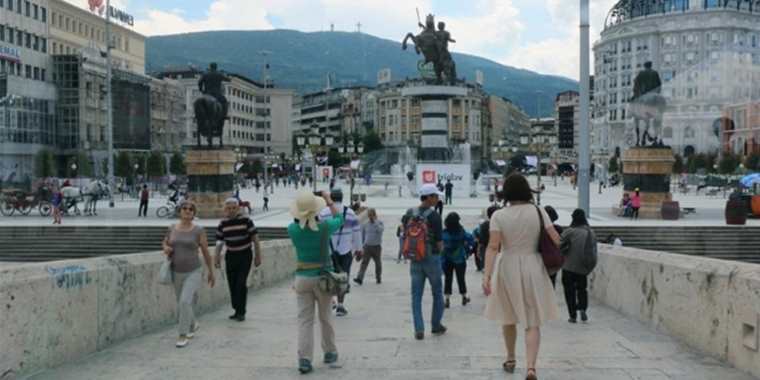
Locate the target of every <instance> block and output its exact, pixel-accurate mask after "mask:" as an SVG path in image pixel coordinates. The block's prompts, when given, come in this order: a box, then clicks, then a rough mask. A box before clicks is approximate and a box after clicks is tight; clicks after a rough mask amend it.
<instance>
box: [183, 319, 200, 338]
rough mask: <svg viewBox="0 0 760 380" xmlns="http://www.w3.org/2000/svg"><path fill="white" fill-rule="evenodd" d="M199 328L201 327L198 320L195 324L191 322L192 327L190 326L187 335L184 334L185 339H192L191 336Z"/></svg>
mask: <svg viewBox="0 0 760 380" xmlns="http://www.w3.org/2000/svg"><path fill="white" fill-rule="evenodd" d="M200 328H201V325H200V324H199V323H198V322H195V324H193V327H191V328H190V333H188V334H187V335H185V336H186V337H187V339H193V337H194V336H195V333H196V332H197V331H198V329H200Z"/></svg>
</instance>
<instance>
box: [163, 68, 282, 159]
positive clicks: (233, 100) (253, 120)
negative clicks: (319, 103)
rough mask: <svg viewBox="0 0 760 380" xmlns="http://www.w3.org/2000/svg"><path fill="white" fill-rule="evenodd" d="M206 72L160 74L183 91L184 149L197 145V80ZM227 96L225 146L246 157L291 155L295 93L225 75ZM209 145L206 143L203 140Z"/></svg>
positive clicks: (183, 69) (194, 69)
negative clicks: (195, 109)
mask: <svg viewBox="0 0 760 380" xmlns="http://www.w3.org/2000/svg"><path fill="white" fill-rule="evenodd" d="M203 73H204V72H203V71H201V70H198V69H196V68H182V69H177V70H167V71H164V72H161V73H157V74H156V77H157V78H160V79H166V78H168V79H172V80H174V81H175V83H177V84H178V85H179V86H181V87H182V88H183V93H184V95H183V96H182V98H183V99H184V100H183V103H184V109H185V115H184V128H182V129H183V131H184V132H181V133H182V134H183V135H184V136H185V139H184V145H185V146H194V145H196V144H197V138H198V126H197V124H196V121H195V113H194V112H195V111H194V109H193V104H194V102H195V101H196V100H197V99H198V98H199V97H200V95H201V92H200V90H199V89H198V81H199V80H200V78H201V76H202V75H203ZM225 74H226V75H227V77H228V78H229V81H227V82H226V83H225V86H224V87H225V89H224V91H225V94H226V95H225V96H226V97H227V101H228V102H229V112H228V117H229V119H228V120H227V121H226V122H225V126H224V145H225V146H229V147H233V148H238V149H239V150H240V151H241V152H245V154H252V155H260V154H269V153H276V154H279V153H285V154H287V155H290V154H292V137H291V136H292V133H291V117H292V114H293V97H294V92H293V91H292V90H287V89H279V88H275V87H273V86H272V85H271V84H270V85H269V86H268V87H267V88H265V87H264V85H263V84H262V83H259V82H256V81H254V80H252V79H250V78H247V77H245V76H243V75H240V74H235V73H225ZM201 143H202V144H206V141H205V140H204V141H202V142H201Z"/></svg>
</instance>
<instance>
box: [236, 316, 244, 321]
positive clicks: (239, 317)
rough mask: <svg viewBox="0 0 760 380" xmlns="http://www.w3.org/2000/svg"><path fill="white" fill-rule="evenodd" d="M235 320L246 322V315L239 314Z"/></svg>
mask: <svg viewBox="0 0 760 380" xmlns="http://www.w3.org/2000/svg"><path fill="white" fill-rule="evenodd" d="M234 320H236V321H238V322H244V321H245V315H238V316H237V318H235V319H234Z"/></svg>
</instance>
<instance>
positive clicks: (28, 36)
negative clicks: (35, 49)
mask: <svg viewBox="0 0 760 380" xmlns="http://www.w3.org/2000/svg"><path fill="white" fill-rule="evenodd" d="M24 34H25V35H26V48H27V49H31V48H32V35H31V34H29V33H24Z"/></svg>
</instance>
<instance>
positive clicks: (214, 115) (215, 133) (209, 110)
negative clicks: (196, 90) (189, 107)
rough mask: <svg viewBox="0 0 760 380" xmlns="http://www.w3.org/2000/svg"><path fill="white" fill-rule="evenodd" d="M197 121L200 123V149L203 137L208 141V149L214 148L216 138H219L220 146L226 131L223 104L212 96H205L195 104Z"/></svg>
mask: <svg viewBox="0 0 760 380" xmlns="http://www.w3.org/2000/svg"><path fill="white" fill-rule="evenodd" d="M193 109H194V110H195V120H196V122H197V123H198V136H197V137H198V147H201V136H203V137H205V138H206V139H207V141H208V147H209V148H211V147H212V146H213V139H214V137H218V138H219V146H222V145H224V143H223V140H222V135H223V133H222V132H223V130H224V118H225V115H224V108H223V106H222V103H221V102H219V101H218V100H217V99H216V98H214V97H213V96H211V95H207V94H203V95H201V97H200V98H198V99H197V100H196V101H195V103H193Z"/></svg>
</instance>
